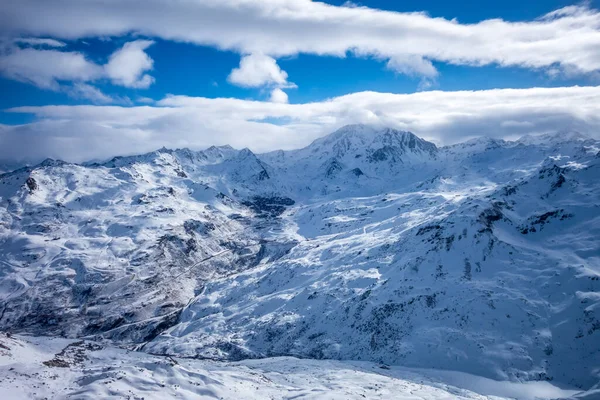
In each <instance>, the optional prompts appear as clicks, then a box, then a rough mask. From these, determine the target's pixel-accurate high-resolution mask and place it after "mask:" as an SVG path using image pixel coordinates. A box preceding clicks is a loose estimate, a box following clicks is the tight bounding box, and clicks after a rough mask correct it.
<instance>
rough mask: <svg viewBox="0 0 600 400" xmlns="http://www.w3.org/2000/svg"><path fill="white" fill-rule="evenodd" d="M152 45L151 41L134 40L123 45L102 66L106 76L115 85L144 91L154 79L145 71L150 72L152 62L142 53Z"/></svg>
mask: <svg viewBox="0 0 600 400" xmlns="http://www.w3.org/2000/svg"><path fill="white" fill-rule="evenodd" d="M152 44H154V42H153V41H151V40H136V41H135V42H129V43H125V45H124V46H123V47H122V48H121V49H119V50H117V51H115V52H114V53H113V54H112V55H111V56H110V59H109V60H108V63H107V64H106V65H105V66H104V69H105V70H106V76H107V77H108V78H109V79H110V80H111V81H112V82H113V83H114V84H115V85H120V86H125V87H130V88H142V89H146V88H148V87H149V86H150V85H152V84H153V83H154V78H153V77H151V76H150V75H148V74H144V72H145V71H148V70H151V69H152V65H153V64H154V61H153V60H152V59H151V58H150V56H148V54H146V53H145V52H144V50H146V49H147V48H148V47H150V46H151V45H152Z"/></svg>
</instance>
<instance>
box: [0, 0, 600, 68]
mask: <svg viewBox="0 0 600 400" xmlns="http://www.w3.org/2000/svg"><path fill="white" fill-rule="evenodd" d="M131 32H133V33H139V34H142V35H146V36H150V37H160V38H163V39H166V40H177V41H182V42H188V43H196V44H200V45H209V46H214V47H217V48H220V49H226V50H232V51H237V52H239V53H241V54H264V55H268V56H271V57H273V58H278V57H281V56H286V55H295V54H298V53H307V54H317V55H333V56H340V57H344V56H346V54H347V53H348V52H350V53H354V54H357V55H360V56H373V57H376V58H378V59H383V60H392V61H391V63H390V66H391V67H394V68H398V70H400V71H404V72H406V71H410V73H425V74H429V76H431V75H432V74H433V73H434V72H433V71H434V69H433V68H432V65H431V64H429V63H430V62H431V61H433V62H446V63H452V64H461V65H473V66H482V65H490V64H491V65H499V66H519V67H524V68H531V69H540V68H542V69H547V68H560V69H567V70H569V71H575V72H577V73H590V72H593V71H598V70H600V12H599V11H598V10H595V9H592V8H589V7H587V6H570V7H565V8H563V9H561V10H557V11H555V12H552V13H549V14H547V15H545V16H542V17H540V18H538V19H535V20H532V21H521V22H508V21H503V20H501V19H490V20H484V21H481V22H479V23H473V24H462V23H460V22H459V21H456V20H449V19H444V18H432V17H430V16H428V15H426V14H424V13H399V12H392V11H382V10H376V9H371V8H368V7H348V6H346V7H339V6H333V5H328V4H325V3H321V2H316V1H310V0H260V1H258V0H202V1H177V2H169V1H164V0H123V1H111V2H97V1H80V0H46V1H43V2H41V1H39V0H20V1H19V2H18V5H15V4H13V2H6V1H5V2H0V36H13V37H14V36H27V35H31V36H52V37H57V38H64V39H76V38H86V37H91V36H102V35H105V36H119V35H124V34H128V33H131Z"/></svg>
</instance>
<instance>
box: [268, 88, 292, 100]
mask: <svg viewBox="0 0 600 400" xmlns="http://www.w3.org/2000/svg"><path fill="white" fill-rule="evenodd" d="M269 101H271V102H272V103H287V102H288V95H287V93H286V92H284V91H283V90H281V89H280V88H275V89H273V90H272V91H271V97H270V98H269Z"/></svg>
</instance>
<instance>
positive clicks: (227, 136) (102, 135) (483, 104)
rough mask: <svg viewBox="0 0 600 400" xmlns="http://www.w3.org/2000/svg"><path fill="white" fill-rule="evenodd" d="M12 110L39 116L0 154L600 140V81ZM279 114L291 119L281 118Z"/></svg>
mask: <svg viewBox="0 0 600 400" xmlns="http://www.w3.org/2000/svg"><path fill="white" fill-rule="evenodd" d="M9 111H12V112H19V113H32V114H34V115H35V116H36V117H37V120H36V121H35V122H32V123H29V124H24V125H19V126H6V125H4V126H0V128H1V129H0V143H1V145H0V159H3V160H10V161H18V160H27V161H39V160H40V159H43V158H45V157H55V158H62V159H66V160H69V161H84V160H89V159H95V158H108V157H111V156H114V155H124V154H135V153H142V152H145V151H151V150H154V149H157V148H160V147H162V146H167V147H171V148H173V147H191V148H194V149H200V148H205V147H208V146H210V145H213V144H216V145H220V144H231V145H232V146H234V147H238V148H243V147H249V148H251V149H252V150H255V151H268V150H274V149H278V148H284V149H290V148H297V147H301V146H304V145H306V144H308V143H309V142H310V141H311V140H313V139H315V138H317V137H320V136H323V135H325V134H327V133H329V132H331V131H333V130H335V129H337V128H338V127H340V126H342V125H345V124H348V123H372V124H381V125H387V126H393V127H396V128H400V129H406V130H410V131H413V132H415V133H416V134H418V135H420V136H422V137H425V138H427V139H430V140H435V141H436V142H438V143H445V144H448V143H454V142H456V141H459V140H461V139H463V138H467V137H474V136H481V135H486V136H492V137H515V136H520V135H523V134H526V133H541V132H551V131H561V130H575V131H579V132H582V133H588V134H591V135H594V136H596V137H598V134H599V132H600V87H563V88H560V87H559V88H531V89H496V90H483V91H458V92H442V91H429V92H419V93H413V94H391V93H377V92H359V93H353V94H349V95H346V96H341V97H336V98H332V99H329V100H325V101H321V102H313V103H305V104H283V103H274V102H261V101H249V100H240V99H230V98H216V99H210V98H203V97H187V96H168V97H166V98H165V99H163V100H161V101H159V102H157V104H156V106H139V107H118V106H43V107H19V108H15V109H12V110H9ZM272 120H278V121H280V122H281V121H284V122H282V123H280V124H277V125H275V124H272V123H270V122H269V121H272ZM28 143H36V146H30V145H27V144H28Z"/></svg>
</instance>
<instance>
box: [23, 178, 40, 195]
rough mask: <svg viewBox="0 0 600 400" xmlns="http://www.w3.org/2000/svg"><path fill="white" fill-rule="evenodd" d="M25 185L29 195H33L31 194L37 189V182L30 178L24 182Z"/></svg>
mask: <svg viewBox="0 0 600 400" xmlns="http://www.w3.org/2000/svg"><path fill="white" fill-rule="evenodd" d="M25 183H26V184H27V188H28V189H29V193H33V192H35V191H36V190H37V189H38V184H37V182H36V181H35V179H33V178H32V177H31V176H30V177H29V178H27V180H26V181H25Z"/></svg>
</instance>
